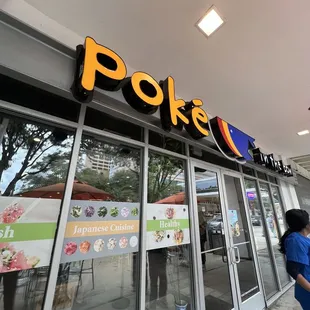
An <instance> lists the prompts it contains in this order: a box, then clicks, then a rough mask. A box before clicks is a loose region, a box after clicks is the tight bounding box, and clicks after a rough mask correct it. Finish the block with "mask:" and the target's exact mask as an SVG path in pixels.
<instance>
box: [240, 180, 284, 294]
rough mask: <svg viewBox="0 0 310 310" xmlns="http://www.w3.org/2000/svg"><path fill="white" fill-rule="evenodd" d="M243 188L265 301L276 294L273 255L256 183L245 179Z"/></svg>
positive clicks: (276, 286)
mask: <svg viewBox="0 0 310 310" xmlns="http://www.w3.org/2000/svg"><path fill="white" fill-rule="evenodd" d="M245 187H246V195H247V200H248V208H249V213H250V216H251V223H252V228H253V232H254V238H255V246H256V251H257V255H258V260H259V264H260V269H261V274H262V277H263V283H264V290H265V294H266V297H267V299H270V298H271V297H272V296H273V295H275V294H276V293H277V292H278V285H277V281H276V277H275V269H274V265H273V262H272V259H271V257H272V255H273V253H272V252H271V251H270V250H271V249H270V248H269V247H268V242H267V239H266V236H267V234H266V228H265V226H264V220H263V218H264V217H263V215H262V213H261V205H260V203H259V199H258V196H257V184H256V181H255V180H248V179H245Z"/></svg>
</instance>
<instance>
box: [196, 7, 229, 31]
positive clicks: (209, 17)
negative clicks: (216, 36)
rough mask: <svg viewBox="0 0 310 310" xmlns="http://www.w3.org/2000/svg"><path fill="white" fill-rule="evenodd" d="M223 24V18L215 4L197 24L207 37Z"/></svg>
mask: <svg viewBox="0 0 310 310" xmlns="http://www.w3.org/2000/svg"><path fill="white" fill-rule="evenodd" d="M223 24H224V20H223V18H222V17H221V16H220V15H219V13H218V11H217V9H216V8H215V6H212V7H211V8H210V9H209V10H208V11H207V13H206V14H205V15H204V16H203V17H202V18H201V19H200V20H199V21H198V23H197V24H196V25H197V27H198V28H199V29H200V30H201V31H202V32H203V33H204V34H205V35H206V36H207V37H209V36H210V35H211V34H212V33H214V31H216V30H217V29H219V27H221V26H222V25H223Z"/></svg>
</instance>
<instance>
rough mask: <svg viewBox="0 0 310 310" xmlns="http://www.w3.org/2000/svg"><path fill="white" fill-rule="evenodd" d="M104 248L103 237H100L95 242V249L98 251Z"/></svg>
mask: <svg viewBox="0 0 310 310" xmlns="http://www.w3.org/2000/svg"><path fill="white" fill-rule="evenodd" d="M103 248H104V241H103V240H102V239H98V240H96V241H95V243H94V250H95V251H96V252H101V251H102V250H103Z"/></svg>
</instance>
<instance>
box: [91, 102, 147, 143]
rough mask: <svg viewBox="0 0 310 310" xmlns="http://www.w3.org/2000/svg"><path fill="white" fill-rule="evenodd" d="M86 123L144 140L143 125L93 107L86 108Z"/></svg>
mask: <svg viewBox="0 0 310 310" xmlns="http://www.w3.org/2000/svg"><path fill="white" fill-rule="evenodd" d="M85 125H86V126H90V127H94V128H97V129H100V130H104V131H108V132H111V133H114V134H118V135H121V136H123V137H127V138H130V139H134V140H138V141H143V128H142V127H140V126H138V125H135V124H133V123H130V122H127V121H125V120H124V119H121V118H116V117H113V116H111V115H108V114H106V113H104V112H101V111H98V110H95V109H92V108H87V110H86V116H85Z"/></svg>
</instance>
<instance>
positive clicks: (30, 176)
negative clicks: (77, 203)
mask: <svg viewBox="0 0 310 310" xmlns="http://www.w3.org/2000/svg"><path fill="white" fill-rule="evenodd" d="M73 138H74V133H73V132H72V131H70V130H67V129H64V128H59V127H54V126H47V125H43V124H41V123H36V122H30V121H27V120H26V119H21V118H15V117H11V116H9V115H5V114H0V145H1V151H0V180H1V182H0V189H1V197H0V201H1V206H0V212H1V214H0V230H1V243H0V291H1V294H3V295H4V296H2V297H3V298H2V299H1V301H0V308H1V309H3V306H2V304H4V309H14V310H24V309H35V308H41V306H42V303H43V297H44V292H45V288H46V284H47V278H48V273H49V265H50V260H51V253H52V249H53V243H54V237H55V232H56V228H57V221H58V216H59V214H60V207H61V202H62V198H63V194H64V191H65V184H66V178H67V172H68V168H69V161H70V157H71V150H72V144H73Z"/></svg>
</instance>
